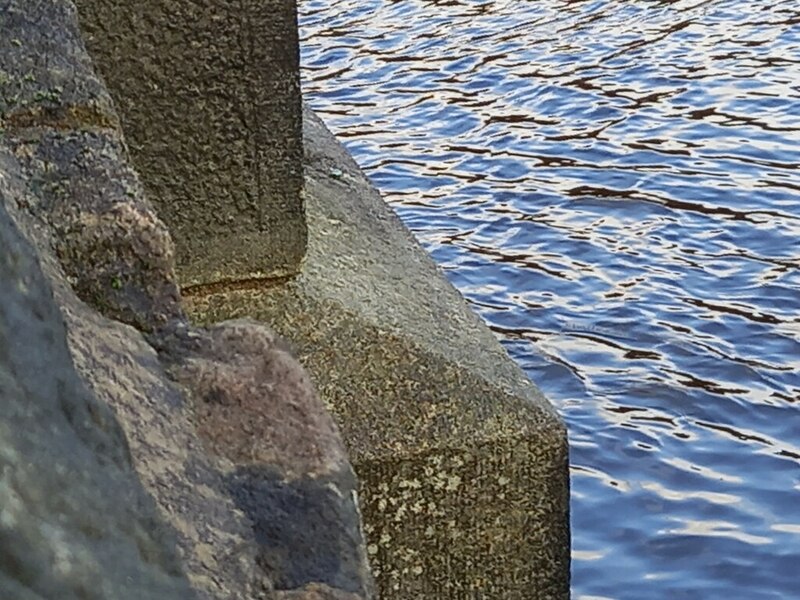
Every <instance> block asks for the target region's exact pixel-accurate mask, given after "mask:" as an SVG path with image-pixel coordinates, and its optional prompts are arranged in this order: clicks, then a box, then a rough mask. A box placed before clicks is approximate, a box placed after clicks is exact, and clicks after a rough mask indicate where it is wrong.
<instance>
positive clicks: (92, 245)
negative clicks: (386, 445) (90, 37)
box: [0, 0, 372, 600]
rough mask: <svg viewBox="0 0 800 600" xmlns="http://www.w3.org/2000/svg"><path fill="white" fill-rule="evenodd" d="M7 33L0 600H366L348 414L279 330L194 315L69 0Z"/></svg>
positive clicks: (34, 9) (46, 1) (5, 19)
mask: <svg viewBox="0 0 800 600" xmlns="http://www.w3.org/2000/svg"><path fill="white" fill-rule="evenodd" d="M0 26H1V27H2V35H0V234H1V235H0V250H1V251H0V416H2V418H0V598H2V599H3V600H5V599H6V598H8V599H14V600H16V599H20V600H27V599H28V598H30V599H31V600H33V599H37V600H39V599H43V598H44V599H54V600H55V599H58V600H62V599H71V598H76V599H77V598H90V599H94V598H97V599H98V600H100V599H101V598H102V599H112V600H113V599H117V598H119V599H123V598H132V599H133V598H137V599H143V600H149V599H153V600H157V599H158V600H161V599H172V598H193V597H197V598H208V599H212V598H213V599H234V598H235V599H239V598H241V599H247V600H251V599H252V600H257V599H259V598H261V599H270V598H287V599H294V600H301V599H306V598H307V599H308V600H327V599H331V600H340V599H344V600H357V599H362V600H363V599H365V598H369V597H371V593H372V592H371V590H372V582H371V577H370V574H369V570H368V568H367V563H366V558H365V556H366V552H365V548H364V542H363V538H362V534H361V526H360V521H359V514H358V507H357V502H356V498H355V489H356V481H355V478H354V476H353V472H352V469H351V467H350V464H349V462H348V460H347V456H346V454H345V451H344V448H343V446H342V444H341V441H340V439H339V434H338V431H337V429H336V427H335V425H334V424H333V421H332V420H331V418H330V416H329V415H328V414H327V412H326V411H325V409H324V407H323V405H322V403H321V402H320V401H319V399H318V397H317V395H316V393H315V392H314V390H313V388H312V386H311V383H310V381H309V379H308V376H307V375H306V374H305V372H304V371H303V370H302V368H301V367H300V366H299V364H298V363H297V362H296V361H295V359H294V358H293V357H292V356H291V354H290V353H289V352H288V351H287V350H286V347H285V345H284V344H283V343H282V342H280V340H278V339H276V338H275V336H274V335H273V334H272V333H271V332H270V331H269V330H267V329H266V328H265V327H264V326H263V325H260V324H257V323H255V322H233V323H224V324H221V325H218V326H215V327H212V328H210V329H208V330H206V329H200V328H194V327H192V326H191V325H189V324H188V323H187V321H186V320H185V317H184V314H183V310H182V308H181V304H180V295H179V292H178V286H177V283H176V280H175V275H174V260H173V254H174V253H173V247H172V242H171V240H170V237H169V234H168V232H167V231H166V229H165V227H164V225H163V224H162V222H161V221H160V220H159V219H158V217H157V216H156V215H155V213H154V211H153V210H152V207H151V205H150V203H149V202H148V201H147V199H146V198H145V196H144V193H143V191H142V187H141V185H140V183H139V179H138V176H137V174H136V173H135V172H134V171H133V170H132V169H131V167H130V166H129V163H128V161H127V154H126V149H125V143H124V140H123V138H122V134H121V132H120V130H119V129H118V126H117V123H118V118H117V116H116V113H115V111H114V108H113V105H112V103H111V100H110V98H109V96H108V93H107V92H106V90H105V88H104V87H103V85H102V82H100V81H99V79H98V78H97V77H96V76H95V74H94V73H93V71H92V68H91V62H90V60H89V59H88V56H87V55H86V52H85V49H84V47H83V44H82V41H81V39H80V35H79V31H78V28H77V21H76V14H75V11H74V7H73V6H72V4H71V3H70V2H67V1H61V0H0ZM26 240H27V241H26ZM37 263H38V264H39V265H41V270H39V266H37ZM42 274H43V275H42ZM148 494H149V495H148ZM287 594H288V595H287Z"/></svg>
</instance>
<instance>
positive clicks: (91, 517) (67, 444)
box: [0, 147, 193, 600]
mask: <svg viewBox="0 0 800 600" xmlns="http://www.w3.org/2000/svg"><path fill="white" fill-rule="evenodd" d="M15 166H16V165H15V164H14V161H13V159H12V158H11V157H10V156H9V154H8V152H7V151H5V150H4V149H3V148H2V147H0V248H2V252H0V281H2V285H0V414H2V418H0V598H4V599H5V598H7V599H9V600H11V599H13V600H39V599H42V598H53V599H55V598H58V599H59V600H62V599H63V600H71V599H76V600H77V599H78V598H81V599H87V600H88V599H96V600H112V599H113V600H116V599H120V600H121V599H126V598H130V599H131V600H139V599H142V598H145V599H156V598H175V599H177V598H187V599H188V598H191V597H193V595H192V594H191V591H190V589H189V585H188V583H187V581H186V579H185V577H184V575H183V574H182V569H181V566H180V562H179V560H178V557H177V554H176V552H175V550H174V539H173V536H172V535H171V534H170V532H169V531H168V530H167V528H166V527H165V526H164V525H162V524H161V521H160V519H159V517H158V516H157V514H156V507H155V505H154V503H153V502H152V500H151V499H150V498H149V497H148V496H147V495H146V494H145V492H144V490H143V489H142V486H141V484H140V483H139V482H138V480H137V478H136V475H135V472H134V470H133V467H132V465H131V461H130V456H129V453H128V447H127V444H126V442H125V437H124V434H123V432H122V430H121V429H120V427H119V425H118V423H117V421H116V419H115V417H114V415H113V414H112V413H111V411H109V409H108V407H107V406H106V405H105V404H103V403H102V402H99V401H98V399H97V398H96V397H94V396H93V395H92V394H90V393H89V391H88V390H87V389H86V387H85V385H84V383H83V381H81V379H80V378H79V377H78V375H77V374H76V372H75V369H74V367H73V364H72V360H71V357H70V353H69V350H68V348H67V340H66V331H65V327H64V323H63V321H62V317H61V313H60V312H59V310H58V308H57V306H56V303H55V301H54V299H53V294H52V291H51V289H50V288H49V286H48V285H47V283H46V282H45V278H44V277H43V275H42V272H41V270H40V267H39V264H38V261H37V259H36V256H35V251H34V250H33V248H31V246H30V245H29V244H28V243H27V242H26V241H24V240H23V238H22V236H21V235H20V233H19V231H18V230H17V229H16V227H15V225H14V224H13V223H12V221H11V219H10V218H9V215H8V213H7V212H6V209H5V208H4V206H5V205H6V203H9V202H13V201H15V200H17V201H18V200H19V194H18V190H14V189H13V184H14V181H13V179H15V178H16V179H17V180H19V177H18V169H16V168H15ZM15 175H16V177H15Z"/></svg>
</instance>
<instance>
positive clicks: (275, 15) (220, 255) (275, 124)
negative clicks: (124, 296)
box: [76, 0, 306, 285]
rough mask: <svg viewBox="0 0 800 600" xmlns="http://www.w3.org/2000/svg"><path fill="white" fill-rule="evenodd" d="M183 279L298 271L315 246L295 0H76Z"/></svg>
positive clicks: (209, 280) (196, 280)
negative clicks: (305, 177) (304, 197)
mask: <svg viewBox="0 0 800 600" xmlns="http://www.w3.org/2000/svg"><path fill="white" fill-rule="evenodd" d="M76 4H77V5H78V9H79V12H80V17H81V25H82V28H83V31H84V34H85V37H86V42H87V45H88V47H89V50H90V51H91V54H92V56H93V58H94V59H95V61H96V63H97V65H98V68H99V71H100V73H101V75H102V76H103V78H104V79H105V81H106V83H107V84H108V86H109V89H110V90H111V93H112V95H113V97H114V99H115V101H116V103H117V107H118V111H119V114H120V116H121V119H122V124H123V129H124V131H125V136H126V139H127V142H128V145H129V147H130V151H131V155H132V159H133V163H134V165H135V167H136V169H137V170H138V172H139V173H140V174H141V176H142V179H143V182H144V185H145V189H146V191H147V194H148V196H149V197H150V198H151V199H152V201H153V202H154V203H155V205H156V208H157V210H158V213H159V216H160V217H161V218H162V219H163V220H164V221H165V222H166V223H167V226H168V227H169V229H170V231H171V233H172V235H173V237H174V239H175V241H176V247H177V266H178V271H179V275H180V279H181V282H182V284H183V285H193V284H198V283H212V282H216V281H220V280H224V279H239V280H241V279H248V278H253V277H268V276H285V275H290V274H294V273H296V272H297V271H298V269H299V266H300V262H301V260H302V258H303V256H304V254H305V248H306V224H305V220H304V215H303V206H302V201H301V198H300V187H301V185H302V172H301V165H302V144H301V141H300V140H301V131H300V128H301V115H300V83H299V67H298V60H299V59H298V43H297V22H296V20H297V18H296V5H295V0H241V1H239V2H219V1H217V0H191V1H189V0H178V1H176V0H135V1H128V2H120V1H119V0H76Z"/></svg>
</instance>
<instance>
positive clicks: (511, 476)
mask: <svg viewBox="0 0 800 600" xmlns="http://www.w3.org/2000/svg"><path fill="white" fill-rule="evenodd" d="M304 118H305V130H304V134H305V144H306V184H305V195H306V206H307V219H308V223H309V236H310V237H309V250H308V256H307V259H306V263H305V265H304V268H303V271H302V273H301V274H300V275H299V276H297V277H296V278H294V279H293V280H292V281H290V282H288V283H285V284H282V285H273V286H264V285H258V284H256V283H253V282H249V283H246V284H242V285H229V286H227V287H216V288H210V289H195V290H191V292H190V297H189V298H188V299H187V309H188V310H189V312H190V314H192V315H193V316H194V317H195V318H196V319H197V320H199V321H201V322H208V321H215V320H219V319H222V318H230V317H238V316H245V315H248V316H254V317H256V318H259V319H261V320H264V321H266V322H269V323H270V324H271V325H272V326H273V327H275V328H276V330H277V331H278V332H279V333H281V334H285V335H288V336H291V339H292V341H293V343H294V344H296V346H297V348H298V352H299V354H300V358H301V360H302V361H303V363H304V364H305V365H306V366H307V367H308V369H309V370H310V371H311V373H312V376H313V378H314V380H315V382H316V385H317V389H318V390H319V392H320V395H321V396H322V398H323V400H324V401H325V402H326V403H327V404H328V405H329V407H330V408H331V409H332V410H333V412H334V414H335V415H336V417H337V421H338V423H339V425H340V427H341V429H342V433H343V435H344V438H345V441H346V444H347V446H348V448H349V450H350V453H351V457H352V460H353V463H354V466H355V467H356V472H357V473H358V476H359V478H360V479H361V481H362V485H363V487H362V499H363V503H362V506H363V511H364V520H365V528H366V531H367V536H368V542H369V552H370V554H371V556H370V559H371V561H372V565H373V568H374V570H375V574H376V577H377V580H378V585H379V591H380V593H381V596H382V597H383V598H386V599H406V598H409V599H411V598H414V599H417V598H442V599H445V598H447V599H450V598H453V599H460V598H504V599H517V598H519V599H529V598H530V599H536V598H567V597H568V596H569V547H570V543H569V518H568V506H569V504H568V502H569V490H568V447H567V437H566V431H565V428H564V426H563V424H562V422H561V421H560V420H559V418H558V416H557V415H556V414H555V412H554V410H553V408H552V407H551V406H550V404H549V403H548V402H547V401H546V400H545V399H544V398H543V397H542V396H541V394H540V393H539V392H538V391H537V390H536V389H535V388H534V387H533V385H531V384H530V382H529V381H528V380H527V379H526V378H525V376H524V374H523V373H522V372H521V370H520V369H519V368H518V367H517V366H516V365H515V364H514V363H513V362H512V361H511V360H510V359H509V357H508V356H507V354H506V353H505V352H504V351H503V349H502V348H501V346H500V345H499V344H498V342H497V341H496V340H495V338H494V336H493V335H492V334H491V332H490V331H489V330H488V329H487V328H486V327H485V325H484V324H483V323H482V322H481V321H480V320H479V318H478V317H477V316H475V315H474V313H473V312H472V311H471V310H469V308H468V307H467V306H466V304H465V302H464V300H463V299H462V298H461V296H460V295H459V294H458V293H457V292H456V291H455V289H453V288H452V286H450V285H449V284H448V283H447V281H446V280H445V279H444V277H443V276H442V275H441V273H440V272H439V271H438V270H437V269H436V267H435V265H434V264H433V263H432V261H431V260H430V258H428V257H427V255H426V254H425V253H424V252H423V251H422V250H421V249H420V248H419V246H418V245H417V244H416V242H415V241H414V240H413V238H412V237H411V235H410V234H409V233H408V231H407V230H406V229H405V227H404V226H403V225H402V223H401V222H400V221H399V219H398V218H397V217H396V216H395V215H394V214H393V213H392V212H391V210H390V209H388V208H387V207H386V206H385V204H384V203H383V202H382V200H381V198H380V197H379V195H378V194H377V192H376V191H375V190H374V188H373V187H372V186H371V185H370V184H369V182H368V181H367V180H366V178H365V177H364V176H363V174H362V173H361V172H360V170H359V169H358V167H357V166H356V164H355V163H354V161H353V160H352V158H351V157H350V156H349V155H348V154H347V152H346V151H345V150H344V149H343V148H342V147H341V146H340V145H339V144H338V143H337V142H336V141H335V139H334V138H333V136H332V135H331V134H330V133H329V132H328V131H327V130H326V128H325V127H324V125H323V124H322V122H321V121H320V120H319V119H318V118H317V117H316V116H314V115H313V114H312V113H311V112H310V111H307V112H306V113H305V114H304Z"/></svg>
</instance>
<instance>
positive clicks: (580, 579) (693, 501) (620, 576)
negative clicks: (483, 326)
mask: <svg viewBox="0 0 800 600" xmlns="http://www.w3.org/2000/svg"><path fill="white" fill-rule="evenodd" d="M300 12H301V17H300V21H301V37H302V42H301V47H302V61H303V69H304V70H303V77H304V91H305V94H306V97H307V99H308V100H309V101H310V103H311V104H312V106H313V107H314V108H315V109H316V110H317V111H318V112H319V114H320V115H321V116H322V117H323V118H324V119H325V120H326V122H327V123H328V124H329V126H330V127H331V128H332V129H333V130H334V132H335V133H336V134H337V135H338V136H339V137H340V139H341V140H342V141H343V142H344V143H345V144H346V145H347V146H348V148H349V149H350V151H351V152H352V153H353V155H354V156H355V157H356V159H357V160H358V161H359V163H360V164H361V166H362V167H363V168H364V169H365V171H366V172H367V174H368V175H369V176H370V177H371V179H372V180H373V181H374V182H375V184H376V185H377V186H378V187H379V188H380V189H381V190H382V192H383V193H384V194H385V197H386V200H387V202H389V203H390V204H391V205H392V206H393V208H394V209H395V210H396V211H397V212H398V213H399V214H400V216H401V217H402V218H403V220H404V221H405V222H406V223H407V225H408V226H409V227H410V228H411V229H412V231H413V232H414V233H415V234H416V236H417V237H418V239H419V240H420V241H421V243H422V244H423V245H424V246H425V248H426V249H427V250H429V251H430V253H431V254H432V255H433V257H434V258H435V260H436V261H437V262H438V264H439V265H441V267H442V268H443V269H444V270H445V272H446V274H447V276H448V277H449V278H450V280H451V281H452V282H453V283H454V284H455V285H456V287H458V289H459V290H461V292H462V293H463V294H464V296H465V297H466V298H467V299H468V300H469V302H470V303H471V304H472V306H473V307H474V308H475V310H477V311H478V312H479V313H480V314H481V315H482V316H483V318H484V319H485V320H486V322H487V323H488V324H489V326H490V327H491V328H492V329H493V330H494V331H495V332H496V334H497V336H498V337H499V338H500V340H501V341H502V343H503V344H504V345H505V346H506V348H507V349H508V351H509V353H510V354H511V356H512V357H513V358H514V359H515V360H516V361H518V363H519V364H520V365H521V366H522V367H523V368H524V369H525V371H526V372H527V373H528V374H529V376H530V378H531V379H532V380H533V381H534V382H535V383H536V384H537V385H538V386H539V387H540V388H541V389H542V390H543V391H544V393H545V394H546V395H547V396H548V398H549V399H550V400H551V402H553V403H554V405H555V406H556V407H557V408H558V410H559V412H560V413H561V415H562V416H563V418H564V420H565V421H566V423H567V425H568V427H569V432H570V445H571V472H572V505H571V506H572V508H571V510H572V527H573V555H572V556H573V562H572V589H573V598H576V599H583V600H590V599H592V600H599V599H610V598H613V599H632V600H633V599H636V600H646V599H653V600H656V599H658V600H662V599H666V598H689V599H693V598H697V599H703V600H708V599H711V600H713V599H725V600H737V599H741V600H767V599H770V600H778V599H781V600H787V599H794V598H800V0H797V1H781V0H748V1H743V0H735V1H734V0H706V1H703V0H694V1H684V0H596V1H592V0H587V1H575V0H570V1H566V0H561V1H559V0H539V1H536V2H533V1H522V0H518V1H503V0H498V1H486V0H484V1H477V0H476V1H472V0H440V1H436V0H428V1H422V0H403V1H398V0H301V2H300ZM487 600H494V599H487ZM498 600H501V599H498Z"/></svg>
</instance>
